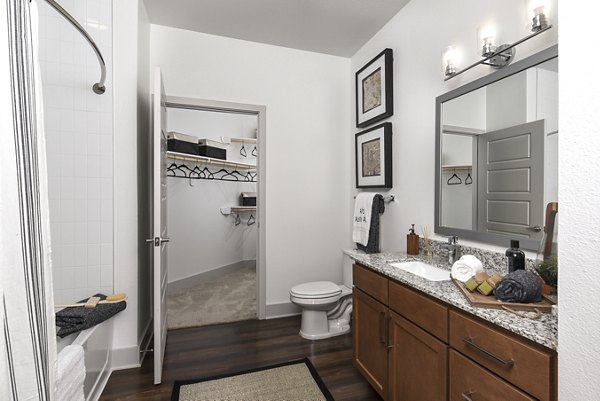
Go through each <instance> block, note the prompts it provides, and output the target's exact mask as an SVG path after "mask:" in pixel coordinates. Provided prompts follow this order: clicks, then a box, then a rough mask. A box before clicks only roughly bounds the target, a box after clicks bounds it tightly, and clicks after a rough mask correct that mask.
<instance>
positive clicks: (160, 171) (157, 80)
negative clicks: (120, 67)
mask: <svg viewBox="0 0 600 401" xmlns="http://www.w3.org/2000/svg"><path fill="white" fill-rule="evenodd" d="M152 111H153V128H152V174H153V175H152V177H153V178H152V220H153V224H152V227H153V228H152V232H153V238H152V239H151V240H150V242H151V243H152V246H153V249H154V250H153V252H152V259H153V261H152V264H153V290H152V293H153V296H152V298H153V316H154V384H160V382H161V380H162V368H163V358H164V356H165V346H166V342H167V291H166V290H167V245H168V243H169V238H168V236H167V175H166V171H167V170H166V157H165V156H166V151H167V110H166V107H165V89H164V87H163V83H162V75H161V72H160V68H156V70H155V73H154V96H153V104H152Z"/></svg>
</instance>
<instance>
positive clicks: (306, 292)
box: [290, 256, 352, 340]
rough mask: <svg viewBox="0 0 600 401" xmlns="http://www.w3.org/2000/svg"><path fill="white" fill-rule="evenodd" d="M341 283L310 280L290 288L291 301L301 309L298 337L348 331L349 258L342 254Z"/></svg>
mask: <svg viewBox="0 0 600 401" xmlns="http://www.w3.org/2000/svg"><path fill="white" fill-rule="evenodd" d="M343 278H344V279H343V284H341V285H338V284H336V283H334V282H331V281H312V282H310V283H303V284H298V285H296V286H294V287H292V289H291V290H290V301H292V302H293V303H294V304H296V305H298V306H299V307H300V308H302V323H301V324H300V336H302V337H303V338H306V339H308V340H320V339H322V338H329V337H334V336H339V335H341V334H344V333H347V332H349V331H350V315H351V313H352V261H351V260H350V258H348V257H346V256H345V257H344V264H343Z"/></svg>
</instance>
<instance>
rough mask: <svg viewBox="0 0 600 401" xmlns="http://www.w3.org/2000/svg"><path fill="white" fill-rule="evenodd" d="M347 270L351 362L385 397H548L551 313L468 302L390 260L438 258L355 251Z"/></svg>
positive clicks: (553, 336)
mask: <svg viewBox="0 0 600 401" xmlns="http://www.w3.org/2000/svg"><path fill="white" fill-rule="evenodd" d="M346 253H347V254H348V255H349V256H350V257H351V258H352V259H354V260H355V262H356V263H355V264H354V270H353V280H354V290H353V297H354V299H353V308H354V309H353V348H354V349H353V351H354V355H353V358H354V364H355V366H356V368H357V369H358V370H359V371H360V372H361V374H362V375H363V376H364V377H365V378H366V379H367V381H369V383H370V384H371V385H372V386H373V387H374V388H375V390H376V391H377V392H378V393H379V395H381V397H382V398H383V399H385V400H424V401H425V400H431V401H442V400H449V401H465V400H466V401H469V400H472V401H478V400H486V401H496V400H497V401H506V400H511V401H512V400H516V401H521V400H523V401H524V400H541V401H551V400H556V367H557V365H556V364H557V354H556V341H557V332H556V330H557V318H556V316H554V315H552V314H544V315H543V316H542V317H541V319H539V320H531V319H527V318H523V317H520V316H516V315H514V314H512V313H509V312H506V311H503V310H496V309H484V308H476V307H472V306H470V304H469V303H468V302H467V301H466V299H464V297H463V295H462V294H461V293H460V291H459V290H458V288H456V286H455V284H454V283H452V282H451V281H430V280H427V279H425V278H421V277H418V276H416V275H414V274H411V273H408V272H405V271H403V270H401V269H398V268H395V267H393V266H391V265H390V263H392V262H398V261H400V262H402V261H416V260H421V261H425V262H426V263H428V264H431V265H434V266H438V267H440V268H444V267H445V268H446V269H448V268H449V266H448V265H447V263H446V261H444V260H443V259H438V258H435V257H434V258H430V257H424V256H416V257H413V256H408V255H406V254H402V253H389V254H386V253H384V254H372V255H367V254H360V253H356V252H352V251H347V252H346Z"/></svg>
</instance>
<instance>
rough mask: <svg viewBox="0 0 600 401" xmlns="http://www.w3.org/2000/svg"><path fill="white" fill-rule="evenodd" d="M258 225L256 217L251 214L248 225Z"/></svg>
mask: <svg viewBox="0 0 600 401" xmlns="http://www.w3.org/2000/svg"><path fill="white" fill-rule="evenodd" d="M254 223H256V219H255V218H254V215H253V214H252V213H250V218H248V223H247V224H248V225H249V226H251V225H252V224H254Z"/></svg>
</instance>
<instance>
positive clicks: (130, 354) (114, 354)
mask: <svg viewBox="0 0 600 401" xmlns="http://www.w3.org/2000/svg"><path fill="white" fill-rule="evenodd" d="M110 362H111V363H110V365H111V368H112V370H123V369H130V368H139V367H140V366H141V364H140V349H139V347H138V346H137V345H134V346H132V347H125V348H113V350H112V351H111V361H110Z"/></svg>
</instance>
